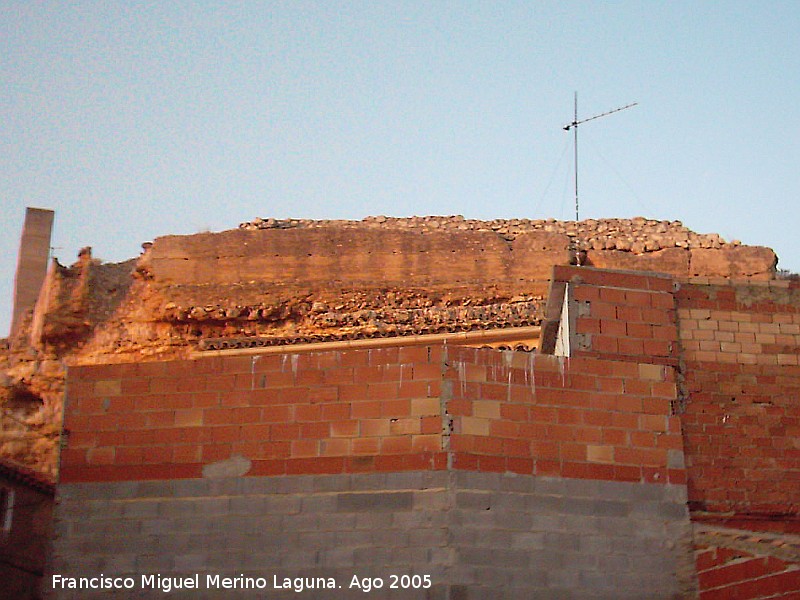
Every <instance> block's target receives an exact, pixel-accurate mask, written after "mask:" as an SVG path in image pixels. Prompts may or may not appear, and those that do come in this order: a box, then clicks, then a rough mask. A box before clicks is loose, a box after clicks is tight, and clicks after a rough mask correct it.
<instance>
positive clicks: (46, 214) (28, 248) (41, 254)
mask: <svg viewBox="0 0 800 600" xmlns="http://www.w3.org/2000/svg"><path fill="white" fill-rule="evenodd" d="M54 217H55V213H54V212H53V211H52V210H47V209H44V208H26V209H25V224H24V225H23V226H22V237H21V238H20V242H19V257H18V258H17V273H16V276H15V277H14V312H13V313H12V315H11V332H10V335H11V336H13V335H14V334H15V333H16V330H17V328H18V327H19V326H20V323H21V322H22V319H23V318H24V317H25V313H26V312H27V311H28V310H30V309H31V308H33V306H34V305H35V304H36V300H37V299H38V298H39V291H40V290H41V287H42V282H43V281H44V278H45V275H46V274H47V261H48V257H49V256H50V234H51V233H52V230H53V218H54Z"/></svg>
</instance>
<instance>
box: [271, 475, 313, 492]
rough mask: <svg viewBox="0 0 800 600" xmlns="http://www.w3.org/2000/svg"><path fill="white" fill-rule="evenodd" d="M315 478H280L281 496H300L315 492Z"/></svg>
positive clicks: (297, 476)
mask: <svg viewBox="0 0 800 600" xmlns="http://www.w3.org/2000/svg"><path fill="white" fill-rule="evenodd" d="M314 480H315V477H314V476H312V475H286V476H284V477H280V478H278V493H279V494H300V493H309V492H313V491H314Z"/></svg>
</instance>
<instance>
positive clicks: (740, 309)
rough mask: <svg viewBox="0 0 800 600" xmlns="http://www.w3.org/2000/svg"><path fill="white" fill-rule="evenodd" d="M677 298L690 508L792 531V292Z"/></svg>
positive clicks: (756, 288)
mask: <svg viewBox="0 0 800 600" xmlns="http://www.w3.org/2000/svg"><path fill="white" fill-rule="evenodd" d="M676 299H677V302H678V316H679V327H680V338H681V346H682V358H683V360H684V364H685V369H684V373H685V375H684V377H685V380H684V382H683V393H684V395H685V397H686V402H685V407H686V408H685V413H684V414H683V415H682V416H681V420H682V422H683V427H684V440H685V448H686V454H687V461H688V467H689V500H690V503H691V505H692V507H693V508H694V509H695V510H697V511H704V512H709V513H733V514H734V515H737V518H738V519H739V521H740V523H739V525H740V526H745V525H746V523H744V521H743V519H744V520H746V519H747V518H750V519H754V520H756V521H759V522H760V524H759V525H758V527H759V528H763V527H768V528H770V529H775V528H777V527H782V528H784V529H786V530H787V531H794V532H796V533H797V532H800V513H799V512H798V505H797V499H798V497H800V449H799V448H798V445H797V438H798V435H800V402H798V398H800V362H798V361H799V359H800V285H798V283H797V282H789V281H774V282H763V283H757V282H751V283H749V284H731V283H730V282H717V283H710V282H706V281H700V282H695V283H689V282H685V283H683V284H682V285H681V288H680V290H679V291H678V292H677V293H676ZM728 518H730V515H729V516H728ZM751 525H752V524H751Z"/></svg>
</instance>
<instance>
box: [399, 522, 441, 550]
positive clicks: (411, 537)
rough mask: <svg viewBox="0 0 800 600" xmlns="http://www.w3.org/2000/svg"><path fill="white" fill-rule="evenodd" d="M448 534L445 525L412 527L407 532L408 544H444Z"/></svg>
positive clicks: (419, 546) (416, 545)
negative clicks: (423, 527) (422, 527)
mask: <svg viewBox="0 0 800 600" xmlns="http://www.w3.org/2000/svg"><path fill="white" fill-rule="evenodd" d="M447 540H448V536H447V529H446V528H445V527H438V528H425V529H412V530H411V531H409V532H408V545H409V546H411V547H418V548H431V547H434V546H445V545H446V544H447Z"/></svg>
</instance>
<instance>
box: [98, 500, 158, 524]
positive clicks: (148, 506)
mask: <svg viewBox="0 0 800 600" xmlns="http://www.w3.org/2000/svg"><path fill="white" fill-rule="evenodd" d="M120 507H121V509H122V514H123V516H124V518H125V519H131V520H134V519H141V518H147V517H157V516H159V502H158V501H152V500H131V501H129V502H125V503H124V504H121V505H120ZM106 514H107V513H106Z"/></svg>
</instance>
